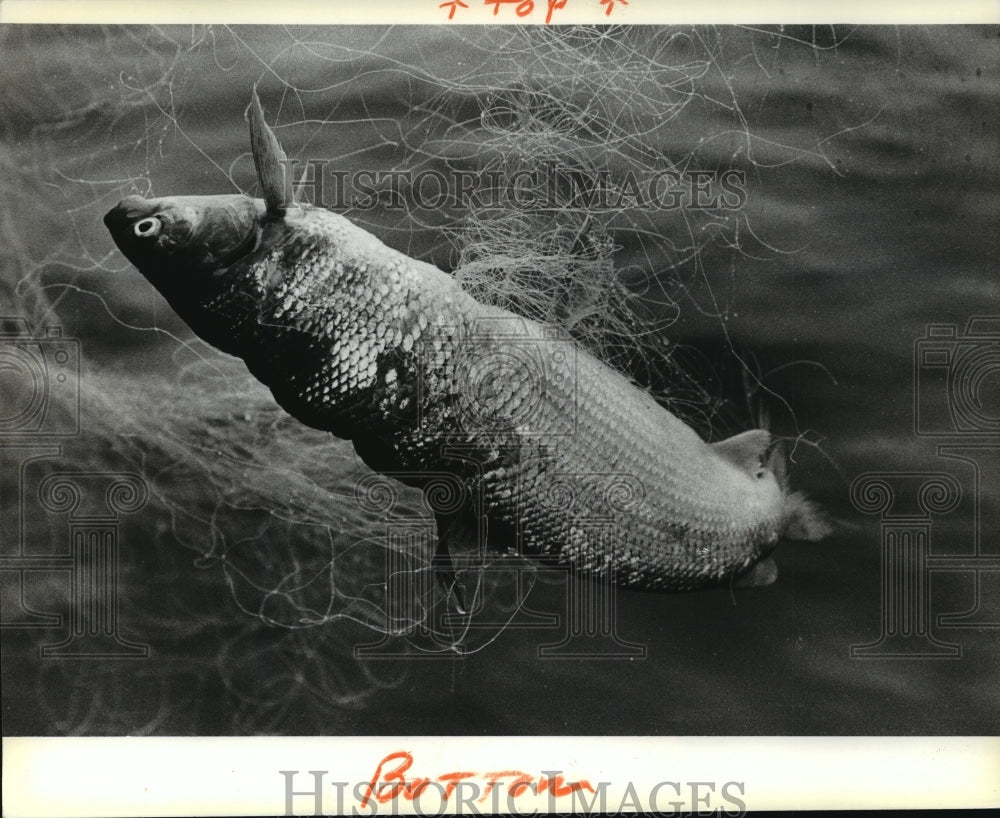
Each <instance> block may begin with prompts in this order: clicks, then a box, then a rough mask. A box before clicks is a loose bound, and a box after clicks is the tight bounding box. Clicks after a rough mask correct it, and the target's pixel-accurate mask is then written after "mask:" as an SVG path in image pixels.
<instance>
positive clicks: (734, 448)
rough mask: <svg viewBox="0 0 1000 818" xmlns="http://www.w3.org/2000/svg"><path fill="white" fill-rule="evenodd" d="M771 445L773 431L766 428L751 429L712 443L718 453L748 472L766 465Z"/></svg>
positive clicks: (753, 472)
mask: <svg viewBox="0 0 1000 818" xmlns="http://www.w3.org/2000/svg"><path fill="white" fill-rule="evenodd" d="M770 446H771V433H770V432H768V431H767V430H766V429H751V430H750V431H749V432H741V433H740V434H738V435H733V436H732V437H727V438H726V439H725V440H720V441H719V442H718V443H713V444H712V448H713V449H714V450H715V453H716V454H718V455H719V456H720V457H723V458H724V459H726V460H728V461H729V462H730V463H732V464H733V465H734V466H736V467H737V468H739V469H742V470H743V471H745V472H747V473H748V474H755V473H756V472H757V470H758V469H759V468H760V467H761V466H763V465H765V463H766V462H767V454H768V449H769V448H770Z"/></svg>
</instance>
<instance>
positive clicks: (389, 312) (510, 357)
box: [105, 97, 825, 590]
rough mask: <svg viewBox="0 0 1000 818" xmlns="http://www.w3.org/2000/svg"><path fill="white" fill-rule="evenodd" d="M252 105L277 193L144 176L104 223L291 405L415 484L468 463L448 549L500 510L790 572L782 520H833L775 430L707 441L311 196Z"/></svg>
mask: <svg viewBox="0 0 1000 818" xmlns="http://www.w3.org/2000/svg"><path fill="white" fill-rule="evenodd" d="M250 122H251V146H252V148H253V154H254V160H255V164H256V166H257V170H258V175H259V177H260V180H261V185H262V188H263V190H264V194H265V199H264V201H261V200H253V199H250V198H249V197H245V196H214V197H213V196H203V197H197V196H191V197H184V196H175V197H164V198H162V199H149V200H147V199H143V198H142V197H139V196H130V197H127V198H126V199H123V200H122V202H120V203H119V205H118V206H117V207H116V208H114V209H112V211H110V212H109V213H108V214H107V215H106V216H105V223H106V225H107V226H108V228H109V230H110V231H111V233H112V236H113V237H114V239H115V241H116V243H117V244H118V246H119V248H121V250H122V251H123V252H124V253H125V255H126V256H128V258H129V259H130V260H131V261H132V262H133V263H134V264H135V265H136V267H138V269H139V270H140V271H141V272H142V273H143V274H144V275H146V277H147V278H149V280H150V281H151V282H152V283H153V284H154V285H155V286H156V287H157V289H159V290H160V292H161V293H162V294H163V295H164V296H165V297H166V299H167V300H168V301H169V303H170V304H171V306H172V307H173V308H174V309H175V310H176V311H177V312H178V314H179V315H180V316H181V317H182V318H183V319H184V320H185V321H187V323H188V324H189V325H190V326H191V327H192V329H194V331H195V332H196V333H197V334H199V335H200V336H201V337H203V338H204V339H205V340H207V341H208V342H209V343H212V344H214V345H215V346H217V347H219V348H220V349H222V350H223V351H225V352H228V353H230V354H233V355H238V356H240V357H241V358H243V360H244V361H245V362H246V364H247V366H248V368H249V369H250V371H251V372H252V373H253V374H254V376H255V377H257V378H258V379H259V380H261V381H262V382H263V383H265V384H266V385H267V386H269V387H270V389H271V391H272V393H273V394H274V396H275V399H276V400H277V401H278V402H279V403H280V404H281V405H282V406H283V407H284V408H285V409H286V410H287V411H288V412H289V413H290V414H291V415H293V416H294V417H296V418H298V419H299V420H300V421H302V422H303V423H306V424H308V425H310V426H314V427H316V428H319V429H324V430H327V431H329V432H332V433H333V434H335V435H337V436H339V437H342V438H348V439H350V440H353V441H354V444H355V448H356V449H357V451H358V453H359V455H360V456H361V457H362V459H363V460H365V462H366V463H368V464H369V465H370V466H371V467H372V468H373V469H375V470H376V471H381V472H386V473H390V474H393V475H396V476H398V477H400V479H402V480H403V481H404V482H408V483H410V484H412V485H418V486H420V485H423V484H425V483H426V481H427V479H428V477H429V476H432V475H436V474H440V473H441V472H445V473H450V474H451V475H453V476H454V477H455V478H456V479H457V480H458V481H459V483H460V484H461V487H462V489H463V492H462V493H461V495H462V497H464V498H465V500H464V502H463V503H461V504H460V505H459V507H457V508H455V509H451V510H450V511H449V513H448V514H445V513H443V512H442V513H440V514H438V515H437V516H438V524H439V531H438V533H439V542H440V543H441V544H442V545H443V546H444V547H445V549H447V547H448V544H449V543H448V541H449V540H450V539H453V538H452V537H451V532H452V531H455V530H459V531H463V532H466V536H468V532H470V531H471V532H475V531H483V530H485V531H487V532H488V536H489V537H490V541H489V543H487V544H488V545H489V546H490V547H493V548H507V549H511V548H514V549H516V550H518V551H520V552H521V553H524V554H526V555H537V556H546V557H550V558H553V559H557V560H559V561H560V562H563V563H567V564H572V565H573V566H575V567H576V568H578V569H579V570H581V571H584V572H586V573H589V574H592V575H597V576H602V577H608V578H610V579H612V580H613V581H615V582H617V583H619V584H622V585H627V586H632V587H639V588H649V589H662V590H686V589H691V588H697V587H702V586H705V585H710V584H714V583H719V582H722V581H726V580H731V579H734V578H736V579H737V581H740V582H746V584H751V585H753V584H766V583H768V582H770V581H773V579H774V577H775V576H776V571H775V569H774V568H773V563H771V564H770V568H768V569H767V570H760V569H761V568H762V567H763V566H764V565H765V562H764V561H762V560H763V559H764V558H765V557H766V556H767V555H768V554H769V552H770V551H771V550H772V549H773V547H774V545H775V544H776V542H777V541H778V539H779V537H780V536H781V534H782V532H783V531H784V530H786V529H794V530H796V531H797V532H800V533H801V532H805V533H806V535H807V537H808V538H812V539H815V538H818V537H819V536H822V535H823V534H824V533H825V528H824V526H823V524H822V523H821V520H820V517H819V515H818V514H817V512H816V510H815V509H814V508H813V507H812V506H811V504H810V503H808V502H807V501H805V500H804V499H803V498H802V497H801V496H800V495H798V494H797V493H791V492H788V491H787V486H786V483H785V480H786V478H785V474H784V467H783V461H780V457H777V458H776V455H775V452H774V450H772V447H771V442H770V435H768V434H767V433H766V432H764V431H763V430H752V431H749V432H745V433H744V434H742V435H737V436H735V437H733V438H730V439H729V440H726V441H722V442H720V443H717V444H712V445H709V444H707V443H706V442H704V441H703V440H702V439H701V438H700V437H699V436H698V435H697V434H696V433H695V432H694V430H693V429H691V428H690V427H688V426H687V425H686V424H684V423H683V422H682V421H681V420H679V419H678V418H677V417H675V416H674V415H673V414H671V413H670V412H669V411H667V410H666V409H665V408H663V407H661V406H660V405H659V404H657V403H656V401H655V400H654V399H653V398H652V397H651V396H650V395H649V394H648V393H646V392H644V391H643V390H641V389H639V388H637V387H636V386H635V385H634V384H633V383H632V382H630V381H629V380H628V379H627V378H625V377H624V376H623V375H622V374H620V373H618V372H616V371H615V370H613V369H612V368H610V367H609V366H607V365H606V364H604V363H603V362H601V361H599V360H597V359H596V358H594V357H593V356H591V355H590V354H588V353H587V352H586V351H585V350H583V349H582V348H580V347H579V346H577V345H576V344H574V343H573V342H571V341H570V340H568V339H567V338H565V337H563V336H561V335H560V334H559V333H558V332H556V331H554V330H553V328H550V327H545V326H542V325H541V324H538V323H537V322H534V321H532V320H529V319H527V318H524V317H521V316H518V315H515V314H514V313H512V312H508V311H506V310H502V309H499V308H496V307H491V306H487V305H485V304H482V303H480V302H478V301H476V300H475V299H474V298H473V297H472V296H471V295H470V294H468V293H466V292H464V291H463V290H462V289H461V287H460V286H459V285H458V283H457V282H456V281H455V280H454V279H453V278H452V277H451V276H449V275H447V274H446V273H444V272H443V271H441V270H439V269H438V268H436V267H434V266H432V265H430V264H427V263H425V262H421V261H418V260H415V259H412V258H409V257H407V256H405V255H403V254H402V253H399V252H397V251H395V250H393V249H391V248H389V247H386V246H385V245H384V244H383V243H382V242H381V241H379V240H378V239H377V238H376V237H375V236H373V235H371V234H370V233H368V232H366V231H365V230H363V229H361V228H360V227H358V226H356V225H354V224H353V223H351V222H350V221H348V220H347V219H346V218H344V217H343V216H341V215H339V214H336V213H333V212H330V211H327V210H323V209H321V208H317V207H314V206H311V205H305V204H297V203H296V202H295V201H294V197H293V196H292V193H291V189H290V185H289V184H288V183H287V180H285V179H284V175H283V173H282V168H281V167H280V163H281V160H283V159H284V153H283V152H282V151H281V148H280V146H279V145H278V143H277V140H276V138H275V137H274V134H273V133H272V132H271V131H270V129H269V128H268V127H267V125H266V124H265V123H264V120H263V113H262V111H261V109H260V106H259V102H257V101H256V97H255V98H254V103H253V104H252V106H251V119H250ZM140 224H141V225H142V228H141V229H139V225H140ZM479 517H481V518H482V519H481V520H480V519H477V518H479ZM456 522H457V523H461V525H460V526H456V525H455V523H456ZM480 523H485V525H481V524H480ZM451 544H452V545H455V543H454V542H452V543H451ZM464 545H465V546H466V547H469V546H473V547H474V546H478V545H484V544H483V543H478V542H473V543H465V544H464ZM766 562H768V563H769V562H770V560H767V561H766Z"/></svg>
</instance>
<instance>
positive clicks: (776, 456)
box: [766, 440, 833, 542]
mask: <svg viewBox="0 0 1000 818" xmlns="http://www.w3.org/2000/svg"><path fill="white" fill-rule="evenodd" d="M766 465H767V467H768V468H770V469H771V471H772V472H774V475H775V477H777V478H778V485H780V486H781V491H782V493H783V495H784V497H783V501H782V506H781V536H782V537H783V538H784V539H786V540H807V541H809V542H815V541H817V540H822V539H823V538H824V537H825V536H826V535H827V534H829V533H830V532H831V531H833V527H832V526H831V525H830V520H829V517H827V515H826V512H825V511H823V509H822V508H821V507H820V506H819V505H818V504H817V503H815V502H813V501H812V500H810V499H809V498H808V497H806V495H804V494H803V493H802V492H801V491H791V489H790V487H789V480H788V457H787V455H786V454H785V447H784V445H783V444H782V442H781V441H780V440H778V441H775V442H774V443H773V444H772V445H771V448H770V450H769V451H768V455H767V462H766Z"/></svg>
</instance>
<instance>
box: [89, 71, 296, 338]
mask: <svg viewBox="0 0 1000 818" xmlns="http://www.w3.org/2000/svg"><path fill="white" fill-rule="evenodd" d="M248 118H249V120H250V142H251V148H252V150H253V157H254V163H255V166H256V168H257V176H258V180H259V182H260V184H261V187H262V190H263V199H254V198H251V197H250V196H246V195H243V194H224V195H216V196H165V197H162V198H155V199H147V198H144V197H142V196H135V195H133V196H126V197H125V198H124V199H122V200H121V201H120V202H119V203H118V204H117V205H115V207H113V208H112V209H111V210H110V211H109V212H108V213H107V214H106V215H105V216H104V224H105V226H106V227H107V228H108V230H109V231H110V233H111V237H112V239H113V240H114V242H115V244H116V245H117V246H118V249H119V250H121V251H122V253H123V254H124V255H125V257H126V258H127V259H128V260H129V261H131V262H132V264H133V265H135V267H136V268H137V269H138V270H139V272H141V273H142V274H143V275H144V276H145V277H146V278H147V279H148V280H149V281H150V283H152V284H153V286H154V287H156V289H157V290H159V292H160V293H161V294H162V295H163V296H164V297H165V298H166V299H167V301H168V302H169V303H170V306H171V307H172V308H173V309H174V311H175V312H176V313H177V314H178V315H179V316H180V317H181V318H183V319H184V320H185V322H187V324H188V325H189V326H190V327H191V328H192V329H193V330H194V331H195V332H197V333H198V335H200V336H201V337H202V338H204V339H205V340H206V341H208V342H209V343H211V344H213V345H215V346H217V347H219V348H220V349H222V350H224V351H226V352H235V351H236V346H237V340H236V337H235V336H236V335H238V333H239V326H240V325H242V324H243V323H245V321H246V320H247V319H249V318H251V317H252V316H253V314H255V313H256V312H257V308H258V306H259V304H260V303H261V300H262V299H263V298H264V297H265V295H266V293H265V292H264V291H263V288H262V287H261V286H260V282H259V281H257V280H256V279H255V277H254V276H253V275H248V274H247V271H248V270H249V269H250V267H251V266H252V265H253V263H254V262H255V261H257V260H259V257H260V256H261V255H263V254H265V253H266V252H267V251H268V248H269V247H272V246H273V245H274V244H275V243H279V242H280V241H281V238H282V237H283V235H284V224H285V216H286V214H287V213H288V211H290V210H291V211H294V212H295V213H299V212H300V210H301V208H299V207H298V205H297V204H296V202H295V198H294V195H293V192H292V188H291V184H290V180H289V179H288V178H287V174H286V173H285V164H284V163H285V162H286V161H287V160H286V158H285V154H284V151H282V150H281V146H280V145H279V144H278V141H277V139H276V138H275V136H274V133H273V132H272V131H271V129H270V128H269V127H268V126H267V124H266V123H265V121H264V114H263V110H262V109H261V106H260V100H259V99H258V98H257V94H256V91H255V92H254V94H253V97H252V100H251V106H250V109H249V111H248Z"/></svg>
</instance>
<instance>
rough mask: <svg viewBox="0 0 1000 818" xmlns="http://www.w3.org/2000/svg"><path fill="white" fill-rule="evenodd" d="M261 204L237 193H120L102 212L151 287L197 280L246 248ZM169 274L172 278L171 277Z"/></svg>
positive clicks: (258, 225) (259, 225)
mask: <svg viewBox="0 0 1000 818" xmlns="http://www.w3.org/2000/svg"><path fill="white" fill-rule="evenodd" d="M264 215H265V214H264V203H263V202H262V201H260V200H259V199H251V198H250V197H249V196H243V195H238V194H237V195H222V196H166V197H163V198H160V199H145V198H143V197H142V196H126V197H125V198H124V199H122V200H121V201H120V202H119V203H118V204H117V205H115V207H113V208H112V209H111V210H109V211H108V213H107V214H106V215H105V216H104V224H105V226H106V227H107V228H108V231H109V232H110V233H111V238H112V239H113V240H114V242H115V244H116V245H118V249H119V250H121V251H122V253H123V254H124V256H125V257H126V258H127V259H128V260H129V261H131V262H132V264H134V265H135V267H136V269H138V270H139V272H141V273H142V274H143V275H145V276H146V277H147V278H148V279H149V280H150V281H151V282H152V283H153V284H154V286H156V287H157V289H160V290H163V289H168V290H169V289H173V288H174V287H175V286H191V285H197V283H198V279H199V278H205V277H206V276H207V277H209V278H210V277H211V276H212V275H213V274H217V273H218V272H219V271H220V270H221V269H223V268H226V267H229V266H230V265H231V264H233V262H235V261H237V260H238V259H240V258H242V257H244V256H246V255H248V254H249V253H251V252H252V251H253V250H254V249H255V248H256V246H257V243H258V241H259V240H260V236H261V232H262V230H263V226H264ZM171 279H177V280H176V282H172V281H171Z"/></svg>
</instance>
